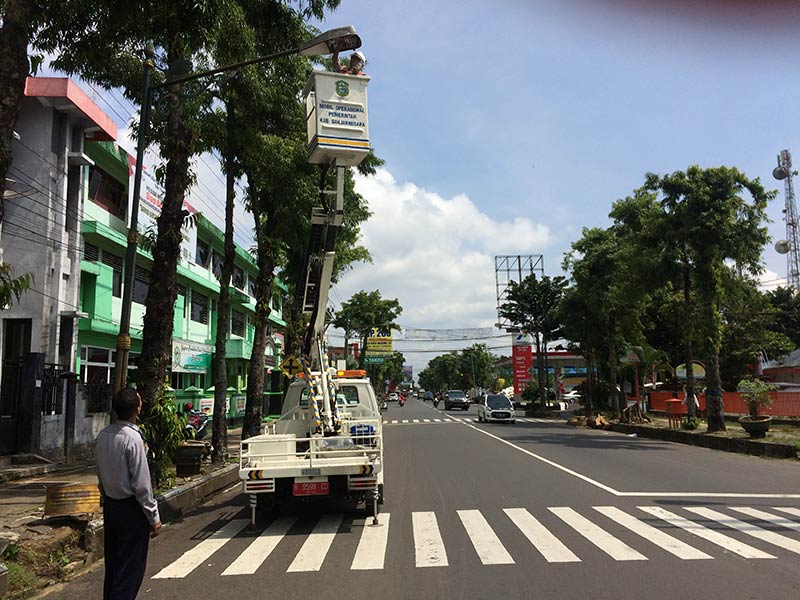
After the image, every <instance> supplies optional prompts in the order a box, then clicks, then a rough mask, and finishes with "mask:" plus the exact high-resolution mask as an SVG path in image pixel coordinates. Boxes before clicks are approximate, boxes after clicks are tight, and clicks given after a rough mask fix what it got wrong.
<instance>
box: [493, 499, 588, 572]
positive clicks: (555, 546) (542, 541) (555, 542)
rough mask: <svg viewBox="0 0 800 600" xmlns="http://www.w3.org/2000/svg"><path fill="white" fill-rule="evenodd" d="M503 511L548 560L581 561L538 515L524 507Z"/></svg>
mask: <svg viewBox="0 0 800 600" xmlns="http://www.w3.org/2000/svg"><path fill="white" fill-rule="evenodd" d="M503 512H504V513H506V515H508V518H509V519H511V521H512V522H513V523H514V525H516V526H517V527H518V528H519V530H520V531H521V532H522V533H523V535H524V536H525V537H526V538H528V540H529V541H530V543H531V544H533V546H534V548H536V549H537V550H538V551H539V552H540V553H541V555H542V556H543V557H544V559H545V560H546V561H547V562H555V563H561V562H580V561H581V559H580V558H578V557H577V556H575V555H574V554H573V553H572V551H571V550H570V549H569V548H567V547H566V546H565V545H564V544H563V543H561V540H559V539H558V538H557V537H556V536H554V535H553V534H552V533H550V532H549V531H548V530H547V528H546V527H545V526H544V525H542V524H541V523H540V522H539V521H538V520H536V517H534V516H533V515H532V514H531V513H529V512H528V511H527V510H525V509H524V508H504V509H503Z"/></svg>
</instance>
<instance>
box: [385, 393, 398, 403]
mask: <svg viewBox="0 0 800 600" xmlns="http://www.w3.org/2000/svg"><path fill="white" fill-rule="evenodd" d="M386 399H387V400H388V401H389V402H397V401H398V400H400V394H398V393H397V392H389V395H388V396H386Z"/></svg>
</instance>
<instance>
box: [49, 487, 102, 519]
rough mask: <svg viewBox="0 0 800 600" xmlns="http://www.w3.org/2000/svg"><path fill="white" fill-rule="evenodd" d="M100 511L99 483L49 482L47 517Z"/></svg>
mask: <svg viewBox="0 0 800 600" xmlns="http://www.w3.org/2000/svg"><path fill="white" fill-rule="evenodd" d="M97 512H100V488H99V487H98V486H97V484H96V483H95V484H80V483H48V484H47V499H46V501H45V505H44V514H45V516H47V517H61V516H67V515H81V514H87V513H97Z"/></svg>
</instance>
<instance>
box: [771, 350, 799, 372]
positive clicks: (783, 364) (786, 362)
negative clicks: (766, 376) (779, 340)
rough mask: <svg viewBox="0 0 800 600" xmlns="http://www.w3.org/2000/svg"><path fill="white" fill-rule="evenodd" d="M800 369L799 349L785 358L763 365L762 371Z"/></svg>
mask: <svg viewBox="0 0 800 600" xmlns="http://www.w3.org/2000/svg"><path fill="white" fill-rule="evenodd" d="M796 367H800V348H797V349H795V350H794V352H790V353H789V354H787V355H786V356H782V357H780V358H778V359H776V360H771V361H769V362H768V363H767V364H765V365H764V370H765V371H766V370H767V369H786V368H796Z"/></svg>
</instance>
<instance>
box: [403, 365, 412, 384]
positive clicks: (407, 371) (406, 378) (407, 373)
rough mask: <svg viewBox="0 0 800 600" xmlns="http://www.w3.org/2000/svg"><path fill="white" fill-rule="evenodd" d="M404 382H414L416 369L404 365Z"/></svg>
mask: <svg viewBox="0 0 800 600" xmlns="http://www.w3.org/2000/svg"><path fill="white" fill-rule="evenodd" d="M403 381H414V367H412V366H411V365H403Z"/></svg>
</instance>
